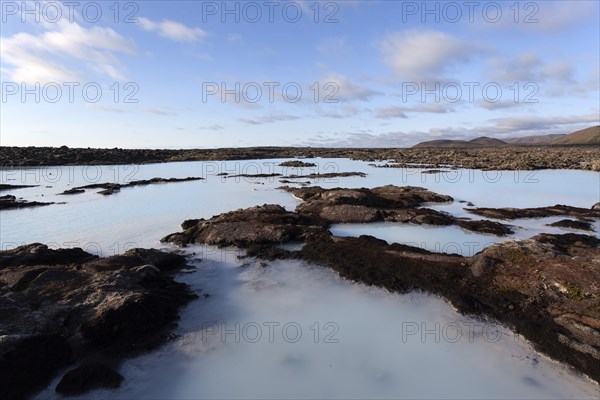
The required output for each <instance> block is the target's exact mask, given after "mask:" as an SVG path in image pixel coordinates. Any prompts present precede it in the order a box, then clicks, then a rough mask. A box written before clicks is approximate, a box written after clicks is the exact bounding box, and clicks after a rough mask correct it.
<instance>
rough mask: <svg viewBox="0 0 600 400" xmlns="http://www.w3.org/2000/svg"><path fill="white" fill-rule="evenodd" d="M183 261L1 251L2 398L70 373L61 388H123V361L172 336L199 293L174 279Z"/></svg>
mask: <svg viewBox="0 0 600 400" xmlns="http://www.w3.org/2000/svg"><path fill="white" fill-rule="evenodd" d="M185 266H186V259H185V257H183V256H181V255H178V254H172V253H165V252H162V251H158V250H146V249H132V250H129V251H127V252H126V253H124V254H122V255H116V256H113V257H109V258H99V257H97V256H94V255H92V254H89V253H86V252H84V251H83V250H81V249H78V248H75V249H59V250H52V249H49V248H48V247H47V246H45V245H42V244H39V243H34V244H30V245H25V246H21V247H18V248H16V249H12V250H6V251H1V252H0V398H2V399H8V400H12V399H14V400H17V399H23V398H27V397H29V396H31V395H32V394H34V393H35V392H37V391H39V390H41V389H43V388H44V387H45V386H47V385H48V384H49V383H50V381H51V380H52V379H53V378H54V377H55V376H56V375H57V374H58V373H59V372H60V371H62V370H64V369H66V368H68V369H69V370H68V372H67V373H66V374H65V375H64V376H63V378H62V379H61V381H60V382H59V384H58V386H57V387H56V391H57V392H59V393H60V394H63V395H67V396H68V395H79V394H82V393H85V392H87V391H89V390H92V389H96V388H102V387H104V388H114V387H118V386H119V385H120V384H121V382H122V381H123V377H122V376H121V375H119V374H118V373H117V372H116V371H115V369H116V368H117V367H118V365H119V364H120V362H121V361H122V360H123V359H124V358H126V357H131V356H134V355H136V354H140V353H142V352H146V351H149V350H152V349H154V348H156V347H158V346H160V345H161V344H162V343H164V342H166V341H167V340H170V338H171V337H172V336H171V334H170V333H169V331H170V330H171V329H172V328H173V326H174V324H175V323H176V321H177V319H178V310H179V309H180V308H181V307H182V306H183V305H185V304H187V303H188V302H189V301H191V300H192V299H194V298H196V297H197V296H196V295H195V294H194V293H192V292H191V291H190V289H189V288H188V286H187V285H185V284H183V283H179V282H176V281H175V280H174V279H173V274H174V273H175V272H176V271H178V270H179V269H181V268H183V267H185Z"/></svg>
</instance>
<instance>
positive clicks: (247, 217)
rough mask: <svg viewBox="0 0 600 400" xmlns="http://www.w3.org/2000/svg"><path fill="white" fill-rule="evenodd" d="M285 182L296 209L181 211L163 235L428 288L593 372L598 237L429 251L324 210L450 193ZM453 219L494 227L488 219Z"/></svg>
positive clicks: (372, 211)
mask: <svg viewBox="0 0 600 400" xmlns="http://www.w3.org/2000/svg"><path fill="white" fill-rule="evenodd" d="M288 190H290V191H292V193H294V194H295V195H297V196H298V197H300V198H302V199H304V200H305V203H302V204H300V205H299V206H298V210H297V212H296V213H291V212H287V211H285V209H283V208H282V207H280V206H274V205H265V206H261V207H255V208H250V209H246V210H237V211H234V212H232V213H226V214H222V215H219V216H216V217H213V218H211V219H209V220H190V221H186V222H185V223H184V226H183V228H184V232H182V233H176V234H173V235H170V236H168V237H166V238H165V239H164V240H167V241H172V242H176V243H179V244H186V243H192V242H195V243H211V244H219V245H235V246H238V247H242V248H245V249H246V250H247V254H248V255H249V256H253V257H259V258H263V259H267V260H273V259H284V258H295V259H302V260H305V261H309V262H313V263H316V264H319V265H324V266H327V267H329V268H332V269H333V270H335V271H336V272H338V273H339V274H340V275H341V276H342V277H345V278H347V279H349V280H352V281H358V282H363V283H365V284H368V285H376V286H379V287H383V288H386V289H388V290H391V291H396V292H401V293H402V292H407V291H412V290H423V291H427V292H430V293H434V294H437V295H440V296H443V297H444V298H446V299H447V300H448V301H450V302H451V303H452V304H453V305H454V306H455V307H456V308H457V309H458V310H459V311H460V312H462V313H465V314H469V315H477V316H483V317H486V318H492V319H495V320H497V321H500V322H501V323H503V324H505V325H507V326H508V327H510V328H511V329H513V330H514V331H516V332H517V333H520V334H522V335H524V336H525V337H526V338H527V339H528V340H530V341H531V342H532V343H533V344H534V346H536V347H537V348H538V349H539V350H541V351H543V352H545V353H546V354H548V355H550V356H551V357H553V358H555V359H557V360H560V361H563V362H566V363H569V364H570V365H572V366H574V367H575V368H577V369H578V370H579V371H582V372H584V373H586V374H588V375H589V376H590V377H592V378H593V379H596V380H600V358H599V356H598V355H599V354H600V343H599V342H598V337H600V288H598V285H597V282H600V264H599V261H598V260H600V249H598V245H599V244H600V240H598V239H596V238H595V237H593V236H588V235H576V234H568V235H548V234H541V235H538V236H536V237H534V238H532V239H529V240H524V241H518V242H517V241H508V242H503V243H500V244H496V245H492V246H490V247H488V248H486V249H485V250H483V251H482V252H480V253H478V254H476V255H474V256H472V257H462V256H459V255H449V254H440V253H433V252H429V251H426V250H423V249H420V248H416V247H411V246H406V245H400V244H388V243H387V242H385V241H383V240H379V239H376V238H373V237H371V236H360V237H358V238H354V237H336V236H334V235H332V234H331V232H330V231H328V230H327V226H328V224H329V223H330V222H331V221H330V219H328V218H335V219H336V220H340V219H346V218H350V216H352V215H355V217H354V218H355V219H356V220H361V221H362V222H368V221H369V220H372V219H374V218H379V216H380V213H381V212H383V211H386V210H390V209H391V210H394V209H393V208H392V207H393V206H398V207H414V206H415V205H419V204H422V203H423V202H424V201H430V200H431V199H443V200H445V199H447V197H438V196H439V195H436V194H434V193H431V192H427V191H425V190H424V189H414V188H413V189H405V190H400V189H399V188H395V187H384V188H377V189H373V190H367V189H332V190H325V189H321V188H305V189H288ZM374 205H377V207H375V206H374ZM327 207H333V210H336V211H335V212H333V211H331V210H329V209H328V208H327ZM385 207H390V208H389V209H386V208H385ZM399 209H400V210H402V208H399ZM407 209H408V210H411V208H407ZM336 212H337V214H336ZM251 221H257V223H256V224H253V223H252V222H251ZM458 223H459V224H460V223H463V224H464V223H473V224H478V225H480V227H479V228H478V229H480V230H485V229H488V228H489V227H491V228H490V229H492V230H494V229H495V225H494V224H491V225H489V221H458ZM292 240H293V241H301V242H303V246H302V248H301V250H296V251H288V250H285V249H282V248H280V247H278V246H277V245H278V244H279V243H282V242H286V241H292Z"/></svg>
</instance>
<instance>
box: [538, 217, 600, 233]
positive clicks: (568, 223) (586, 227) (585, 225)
mask: <svg viewBox="0 0 600 400" xmlns="http://www.w3.org/2000/svg"><path fill="white" fill-rule="evenodd" d="M547 226H555V227H558V228H568V229H579V230H581V231H592V232H593V231H594V229H593V228H592V224H591V223H590V222H586V221H574V220H572V219H561V220H560V221H556V222H553V223H551V224H547Z"/></svg>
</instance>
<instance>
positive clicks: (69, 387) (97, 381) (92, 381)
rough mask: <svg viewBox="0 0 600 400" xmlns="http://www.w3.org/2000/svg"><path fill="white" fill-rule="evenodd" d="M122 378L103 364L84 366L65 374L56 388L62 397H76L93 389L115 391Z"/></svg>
mask: <svg viewBox="0 0 600 400" xmlns="http://www.w3.org/2000/svg"><path fill="white" fill-rule="evenodd" d="M123 380H124V378H123V376H121V375H120V374H119V373H117V372H115V371H114V370H113V369H112V368H110V367H108V366H106V365H103V364H86V365H82V366H79V367H77V368H75V369H72V370H71V371H69V372H67V373H66V374H65V376H63V377H62V379H61V380H60V382H59V383H58V385H57V386H56V392H57V393H60V394H62V395H63V396H78V395H82V394H85V393H87V392H89V391H90V390H94V389H115V388H118V387H119V386H121V383H122V382H123Z"/></svg>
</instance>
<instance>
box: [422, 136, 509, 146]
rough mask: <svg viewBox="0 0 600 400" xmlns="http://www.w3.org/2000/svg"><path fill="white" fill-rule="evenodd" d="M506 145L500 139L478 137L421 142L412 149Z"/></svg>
mask: <svg viewBox="0 0 600 400" xmlns="http://www.w3.org/2000/svg"><path fill="white" fill-rule="evenodd" d="M507 144H508V143H506V142H503V141H502V140H500V139H494V138H489V137H485V136H482V137H478V138H475V139H473V140H449V139H440V140H429V141H427V142H421V143H419V144H417V145H415V146H413V148H422V147H498V146H506V145H507Z"/></svg>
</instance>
